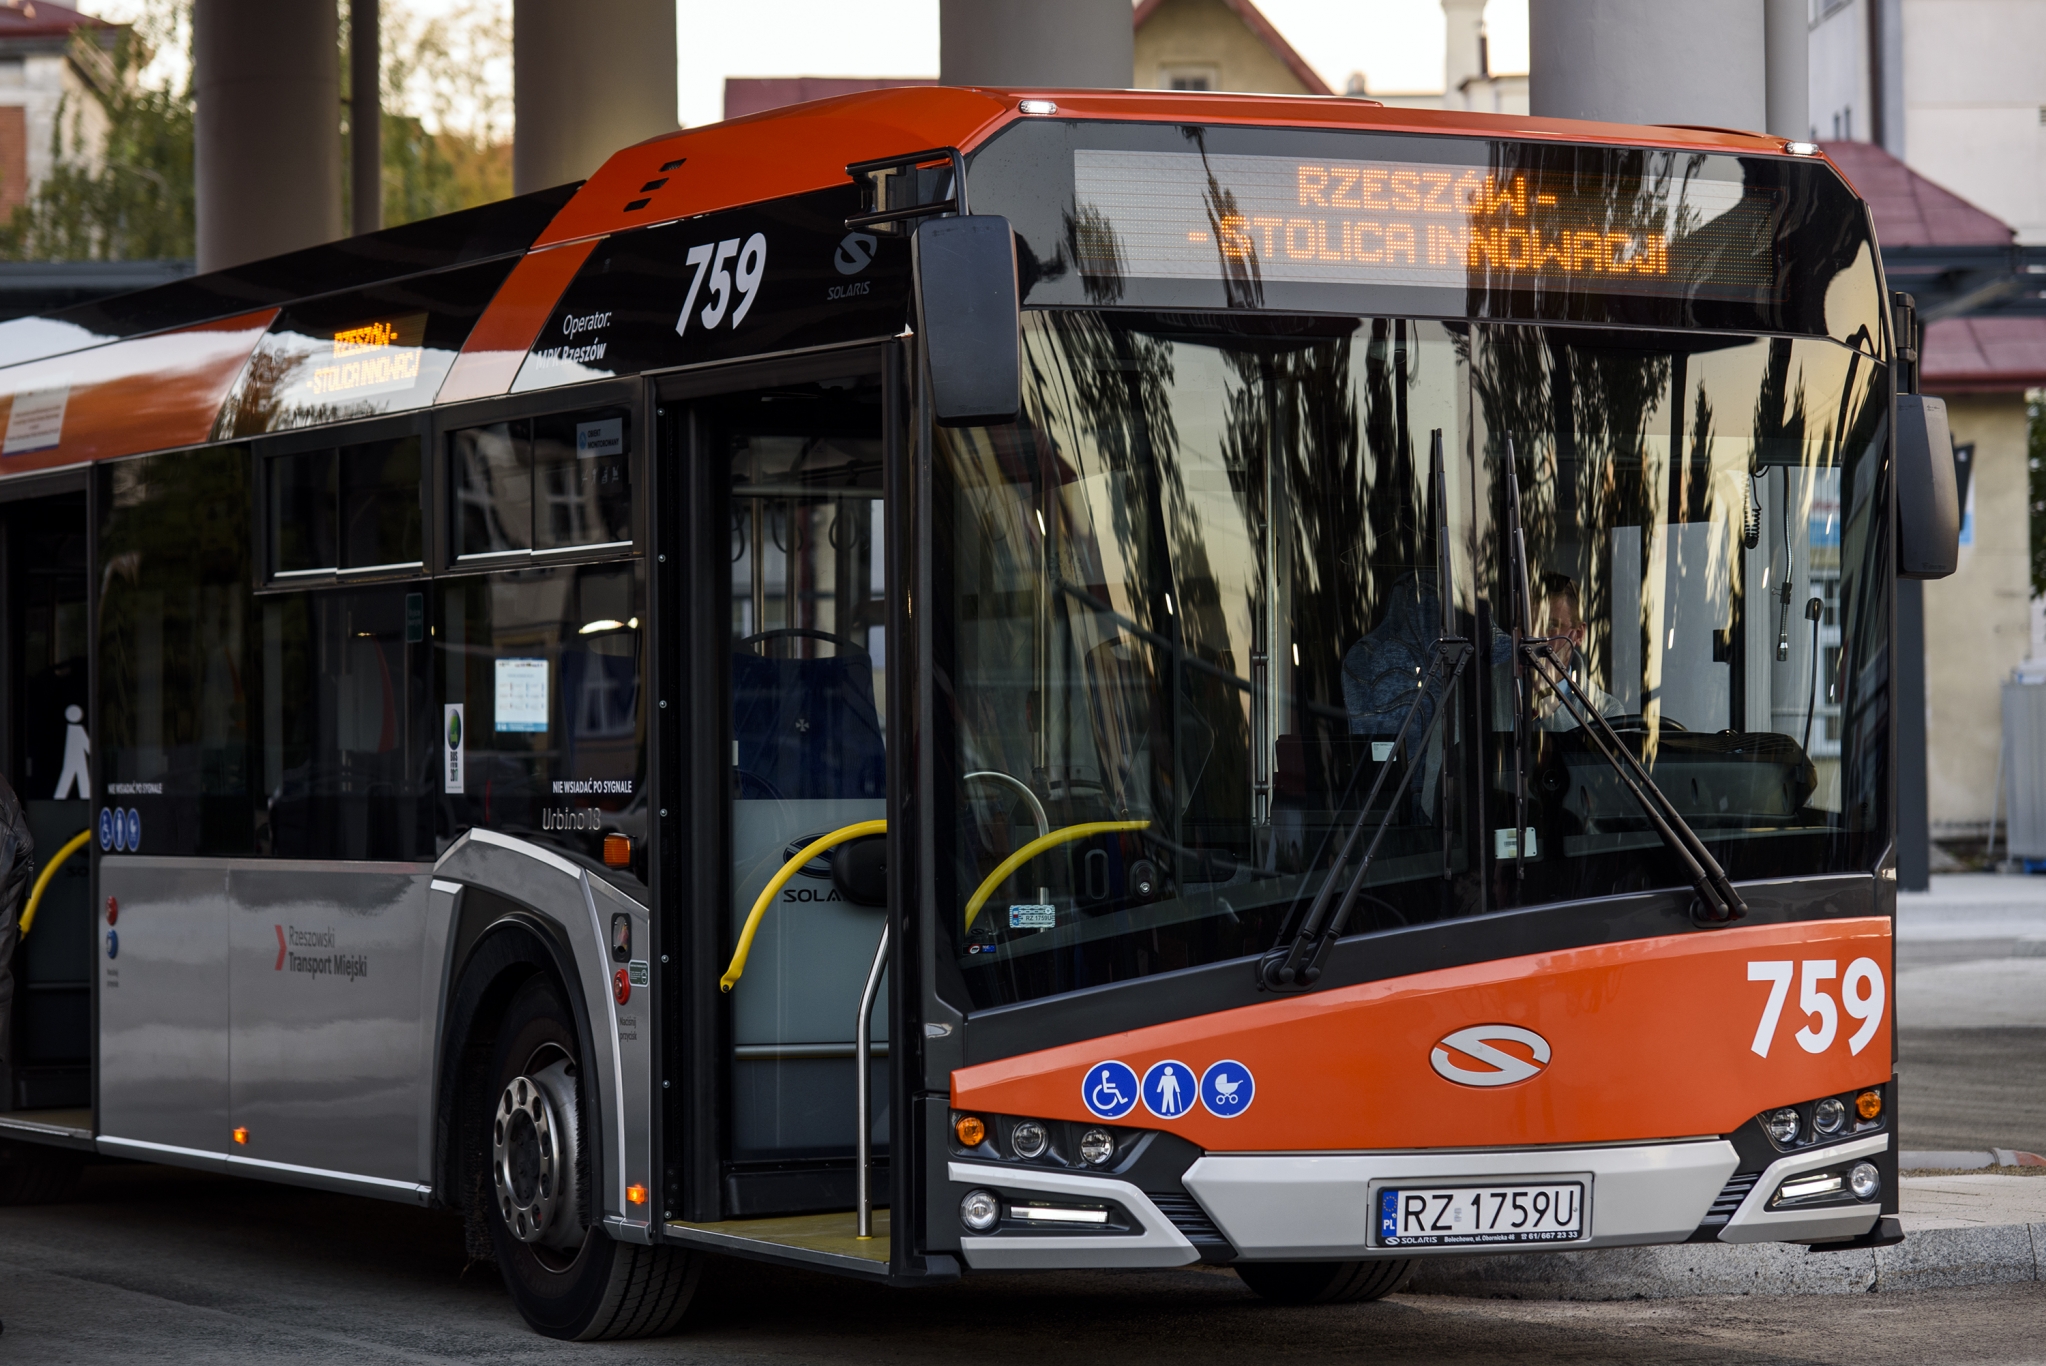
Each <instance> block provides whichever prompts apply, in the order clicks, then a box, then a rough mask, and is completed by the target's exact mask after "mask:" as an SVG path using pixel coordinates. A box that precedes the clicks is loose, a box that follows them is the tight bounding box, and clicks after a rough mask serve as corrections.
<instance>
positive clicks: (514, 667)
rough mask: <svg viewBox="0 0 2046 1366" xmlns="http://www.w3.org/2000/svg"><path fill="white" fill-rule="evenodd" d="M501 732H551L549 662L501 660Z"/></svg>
mask: <svg viewBox="0 0 2046 1366" xmlns="http://www.w3.org/2000/svg"><path fill="white" fill-rule="evenodd" d="M497 729H499V730H515V731H544V730H546V729H547V661H546V660H544V659H500V660H498V661H497Z"/></svg>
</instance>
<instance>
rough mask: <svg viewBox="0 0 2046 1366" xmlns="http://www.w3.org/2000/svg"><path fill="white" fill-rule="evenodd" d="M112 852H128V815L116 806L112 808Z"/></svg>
mask: <svg viewBox="0 0 2046 1366" xmlns="http://www.w3.org/2000/svg"><path fill="white" fill-rule="evenodd" d="M114 852H115V853H117V854H125V853H127V852H128V813H127V812H125V811H123V810H121V808H120V807H118V806H117V807H115V808H114Z"/></svg>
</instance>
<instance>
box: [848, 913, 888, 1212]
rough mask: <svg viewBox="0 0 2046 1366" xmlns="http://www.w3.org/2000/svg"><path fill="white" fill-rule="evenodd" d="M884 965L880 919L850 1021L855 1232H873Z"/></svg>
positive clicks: (885, 931)
mask: <svg viewBox="0 0 2046 1366" xmlns="http://www.w3.org/2000/svg"><path fill="white" fill-rule="evenodd" d="M887 966H888V923H887V922H886V921H885V920H884V921H883V922H882V923H881V942H880V944H879V945H877V946H876V947H875V949H874V966H873V967H871V968H869V969H867V987H866V990H865V991H862V992H861V993H860V1015H859V1019H858V1020H857V1021H856V1022H855V1023H854V1025H853V1062H854V1063H855V1064H856V1065H857V1066H858V1068H859V1075H858V1076H856V1077H855V1078H854V1079H853V1096H854V1100H855V1108H856V1109H857V1111H858V1115H859V1126H860V1132H859V1137H858V1140H857V1142H856V1144H855V1150H856V1152H857V1153H858V1156H857V1157H856V1158H855V1159H854V1160H855V1162H856V1163H857V1168H856V1177H855V1179H856V1180H857V1182H858V1187H859V1206H860V1210H859V1227H858V1228H857V1230H856V1231H855V1235H856V1236H857V1237H861V1238H871V1237H873V1236H874V1177H873V1172H872V1165H873V1160H874V1068H873V1063H872V1054H873V1048H872V1039H873V1033H874V998H875V997H876V996H878V995H880V994H881V973H882V971H883V970H884V969H886V968H887Z"/></svg>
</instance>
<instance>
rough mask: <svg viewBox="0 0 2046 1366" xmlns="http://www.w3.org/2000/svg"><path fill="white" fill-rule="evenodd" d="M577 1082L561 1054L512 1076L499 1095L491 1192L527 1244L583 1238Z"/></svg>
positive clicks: (552, 1243) (492, 1140) (493, 1123)
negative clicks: (577, 1170) (577, 1192)
mask: <svg viewBox="0 0 2046 1366" xmlns="http://www.w3.org/2000/svg"><path fill="white" fill-rule="evenodd" d="M529 1066H530V1064H529ZM574 1086H575V1080H574V1072H573V1071H572V1070H571V1068H570V1065H569V1063H568V1062H567V1060H566V1059H558V1060H557V1061H555V1062H554V1063H553V1064H552V1065H551V1066H548V1067H544V1068H540V1069H538V1070H537V1071H535V1072H534V1073H532V1074H531V1075H524V1074H522V1075H520V1076H516V1077H513V1078H512V1079H511V1081H510V1082H509V1083H508V1084H507V1085H506V1086H505V1088H504V1092H503V1094H501V1095H500V1096H499V1097H498V1098H497V1113H496V1115H495V1116H494V1117H493V1119H492V1121H491V1126H490V1175H491V1185H492V1188H493V1189H492V1194H493V1195H494V1197H495V1198H496V1200H497V1212H498V1215H499V1217H501V1218H502V1219H503V1220H504V1226H505V1228H506V1230H508V1231H509V1232H510V1233H511V1235H512V1236H513V1237H514V1238H517V1239H518V1240H519V1241H520V1242H522V1243H546V1244H548V1245H550V1246H555V1247H570V1246H574V1245H575V1244H577V1243H580V1242H581V1241H582V1229H581V1227H580V1224H581V1220H580V1218H579V1217H578V1211H577V1209H576V1201H575V1191H574V1189H573V1187H574V1185H575V1143H576V1139H575V1092H574ZM571 1224H573V1225H576V1226H575V1227H570V1225H571Z"/></svg>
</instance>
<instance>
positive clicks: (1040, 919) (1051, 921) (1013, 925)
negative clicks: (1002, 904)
mask: <svg viewBox="0 0 2046 1366" xmlns="http://www.w3.org/2000/svg"><path fill="white" fill-rule="evenodd" d="M1058 923H1059V911H1058V907H1056V906H1046V905H1042V904H1039V905H1035V906H1011V907H1010V908H1009V928H1010V929H1012V930H1049V929H1055V928H1056V927H1057V926H1058Z"/></svg>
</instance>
